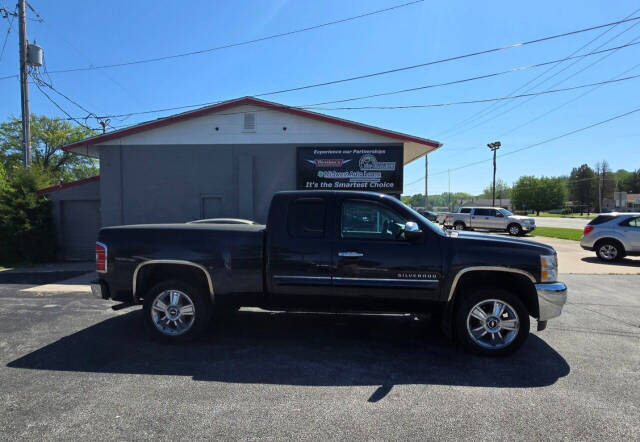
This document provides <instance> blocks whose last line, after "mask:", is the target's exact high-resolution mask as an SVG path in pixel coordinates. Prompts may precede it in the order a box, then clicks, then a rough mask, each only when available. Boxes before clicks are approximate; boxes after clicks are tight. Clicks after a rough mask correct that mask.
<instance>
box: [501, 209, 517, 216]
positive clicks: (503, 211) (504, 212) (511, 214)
mask: <svg viewBox="0 0 640 442" xmlns="http://www.w3.org/2000/svg"><path fill="white" fill-rule="evenodd" d="M498 210H500V212H502V214H503V215H504V216H513V213H511V212H509V211H508V210H507V209H498Z"/></svg>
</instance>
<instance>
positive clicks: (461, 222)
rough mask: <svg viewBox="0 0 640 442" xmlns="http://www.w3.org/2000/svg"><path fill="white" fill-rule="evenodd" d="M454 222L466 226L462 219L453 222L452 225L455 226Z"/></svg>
mask: <svg viewBox="0 0 640 442" xmlns="http://www.w3.org/2000/svg"><path fill="white" fill-rule="evenodd" d="M456 224H462V225H463V226H466V224H465V222H464V221H456V222H454V223H453V225H454V226H455V225H456Z"/></svg>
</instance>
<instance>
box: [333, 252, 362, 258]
mask: <svg viewBox="0 0 640 442" xmlns="http://www.w3.org/2000/svg"><path fill="white" fill-rule="evenodd" d="M338 256H342V257H344V258H359V257H361V256H364V254H363V253H360V252H338Z"/></svg>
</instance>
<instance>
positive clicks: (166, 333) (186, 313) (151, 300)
mask: <svg viewBox="0 0 640 442" xmlns="http://www.w3.org/2000/svg"><path fill="white" fill-rule="evenodd" d="M172 299H173V301H172ZM176 300H177V303H176V302H174V301H176ZM157 301H160V302H162V303H163V304H164V306H165V307H164V311H163V310H162V305H161V304H158V303H157ZM154 305H155V307H156V308H154ZM142 311H143V317H144V323H145V326H146V327H147V330H148V331H149V333H151V335H152V336H153V337H154V338H156V339H158V340H160V341H162V342H166V343H183V342H189V341H192V340H194V339H196V338H197V337H198V336H200V335H201V334H202V333H203V332H204V331H205V330H206V329H207V327H208V326H209V323H210V320H211V301H210V299H209V293H208V292H207V291H206V290H204V289H202V288H199V287H197V286H193V285H191V284H189V283H186V282H183V281H179V280H170V281H164V282H161V283H159V284H157V285H155V286H154V287H152V288H151V289H150V290H149V291H148V292H147V293H146V294H145V297H144V302H143V305H142ZM191 312H193V314H190V313H191ZM172 318H176V319H172Z"/></svg>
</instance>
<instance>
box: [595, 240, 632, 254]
mask: <svg viewBox="0 0 640 442" xmlns="http://www.w3.org/2000/svg"><path fill="white" fill-rule="evenodd" d="M605 241H609V242H614V243H616V244H618V246H620V251H621V252H622V253H625V250H624V245H623V244H622V243H621V242H620V240H618V239H615V238H600V239H599V240H597V241H596V243H595V244H594V245H593V249H594V250H597V249H598V247H600V244H602V243H603V242H605Z"/></svg>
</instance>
